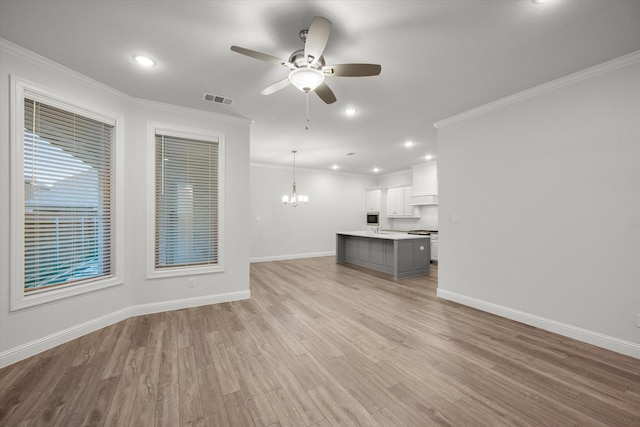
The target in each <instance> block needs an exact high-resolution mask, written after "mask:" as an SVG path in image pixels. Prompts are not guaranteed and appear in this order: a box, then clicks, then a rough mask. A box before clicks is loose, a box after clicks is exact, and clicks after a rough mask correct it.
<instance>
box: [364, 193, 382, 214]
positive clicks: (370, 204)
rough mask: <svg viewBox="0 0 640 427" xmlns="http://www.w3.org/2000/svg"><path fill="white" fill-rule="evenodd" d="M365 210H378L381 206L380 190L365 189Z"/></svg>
mask: <svg viewBox="0 0 640 427" xmlns="http://www.w3.org/2000/svg"><path fill="white" fill-rule="evenodd" d="M364 199H365V210H366V211H367V212H380V211H381V208H382V190H380V189H371V190H365V192H364Z"/></svg>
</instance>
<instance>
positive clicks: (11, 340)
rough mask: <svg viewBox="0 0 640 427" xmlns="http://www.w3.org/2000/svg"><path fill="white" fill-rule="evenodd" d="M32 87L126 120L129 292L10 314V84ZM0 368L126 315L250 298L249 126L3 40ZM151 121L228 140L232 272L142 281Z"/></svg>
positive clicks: (121, 288)
mask: <svg viewBox="0 0 640 427" xmlns="http://www.w3.org/2000/svg"><path fill="white" fill-rule="evenodd" d="M10 74H12V75H16V76H19V77H20V78H22V79H25V80H29V81H32V82H34V83H37V84H38V85H40V86H43V87H46V88H47V89H48V90H50V91H51V92H54V93H60V94H63V95H64V96H65V97H66V98H68V99H74V100H78V101H80V102H83V103H86V104H89V105H95V106H99V107H100V109H101V110H107V111H113V112H114V113H116V114H117V115H119V116H121V117H123V119H124V121H123V123H120V125H123V126H124V128H125V131H124V137H125V141H124V193H125V194H124V206H123V208H124V217H122V218H118V219H117V220H120V221H124V228H125V233H124V236H123V237H124V241H123V242H120V243H119V248H120V249H121V250H123V251H124V255H125V256H124V259H125V262H124V271H123V272H121V278H122V279H123V281H124V283H123V284H122V285H118V286H115V287H111V288H107V289H102V290H99V291H94V292H90V293H87V294H83V295H79V296H75V297H71V298H67V299H63V300H59V301H55V302H51V303H47V304H43V305H38V306H35V307H31V308H26V309H21V310H17V311H10V310H9V295H10V294H9V293H10V285H11V283H10V266H9V261H10V251H11V248H10V246H9V243H10V239H9V236H10V206H9V203H7V201H8V200H9V196H10V190H9V189H10V186H11V182H10V175H9V158H10V156H9V152H10V149H9V147H10V145H9V144H10V140H9V129H10V126H9V120H10V112H9V105H10V102H9V96H10V92H9V90H8V89H9V87H10V83H9V75H10ZM0 87H1V88H2V90H0V200H2V201H3V202H2V203H0V367H1V366H4V365H7V364H10V363H13V362H15V361H17V360H20V359H21V358H24V357H28V356H30V355H32V354H35V353H37V352H39V351H42V350H44V349H47V348H50V347H53V346H55V345H58V344H60V343H62V342H65V341H67V340H69V339H73V338H75V337H77V336H80V335H82V334H84V333H87V332H90V331H92V330H95V329H98V328H100V327H103V326H106V325H108V324H111V323H114V322H117V321H119V320H122V319H124V318H126V317H128V316H130V315H136V314H141V313H150V312H155V311H162V310H165V309H174V308H180V307H186V306H192V305H200V304H207V303H212V302H216V301H223V300H231V299H240V298H248V296H249V295H250V293H249V250H248V247H249V244H250V239H249V235H248V231H247V229H246V224H247V221H248V218H249V216H248V212H249V201H248V199H247V198H246V197H239V196H237V195H240V194H247V193H248V192H249V126H250V125H249V122H248V121H247V120H246V119H238V118H233V117H226V116H221V115H215V114H210V113H206V112H202V111H196V110H188V109H182V108H178V107H173V106H167V105H163V104H155V103H151V102H146V101H140V100H134V99H132V98H130V97H128V96H126V95H124V94H122V93H119V92H116V91H114V90H112V89H110V88H107V87H105V86H103V85H100V84H98V83H96V82H94V81H92V80H90V79H88V78H86V77H84V76H81V75H79V74H77V73H75V72H73V71H71V70H68V69H66V68H64V67H62V66H60V65H57V64H55V63H52V62H50V61H48V60H46V59H45V58H42V57H39V56H37V55H34V54H32V53H30V52H28V51H25V50H23V49H22V48H20V47H18V46H15V45H12V44H10V43H8V42H5V41H3V40H0ZM148 121H161V122H165V123H170V124H174V125H177V126H181V127H195V128H198V129H211V130H214V131H222V132H224V133H225V138H226V171H227V182H228V183H232V186H231V187H230V188H228V189H227V198H226V206H227V210H226V236H227V246H226V270H225V272H222V273H216V274H209V275H203V276H195V277H196V285H197V286H196V287H195V288H188V287H187V286H186V279H185V278H170V279H162V280H158V279H155V280H147V279H146V264H145V253H146V246H145V242H146V234H145V233H146V231H145V230H146V223H147V220H148V216H147V212H146V191H147V187H146V168H147V165H148V160H147V159H146V156H145V144H146V129H147V122H148ZM231 190H232V191H231Z"/></svg>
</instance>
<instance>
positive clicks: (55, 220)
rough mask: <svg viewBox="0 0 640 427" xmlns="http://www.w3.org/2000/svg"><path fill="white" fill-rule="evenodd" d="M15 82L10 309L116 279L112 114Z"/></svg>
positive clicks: (59, 296) (77, 291)
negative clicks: (110, 116) (101, 112)
mask: <svg viewBox="0 0 640 427" xmlns="http://www.w3.org/2000/svg"><path fill="white" fill-rule="evenodd" d="M14 88H15V89H14V90H16V92H17V94H18V96H17V97H14V109H16V110H17V111H16V121H15V122H14V123H15V124H14V126H15V128H16V129H15V133H14V146H13V148H14V150H15V151H14V153H15V154H14V157H13V163H12V164H13V165H14V174H13V178H14V180H15V183H14V187H13V188H14V190H13V191H14V193H12V194H13V195H14V196H13V199H14V201H15V203H13V204H12V206H13V207H12V209H13V211H14V212H13V216H12V221H15V222H14V223H15V224H16V225H17V226H16V227H15V228H14V227H12V229H13V234H12V245H13V251H12V255H13V256H14V257H15V258H14V259H13V261H12V268H13V272H12V277H13V282H14V285H13V288H12V289H13V290H12V293H13V295H12V309H17V308H22V307H28V306H31V305H35V304H40V303H42V302H47V301H51V300H55V299H59V298H63V297H67V296H70V295H75V294H78V293H83V292H87V291H90V290H93V289H99V288H102V287H105V286H111V285H113V284H118V283H119V282H118V281H117V279H116V277H115V264H116V263H115V257H114V254H115V250H114V244H115V235H116V232H115V228H114V223H115V211H114V209H113V208H114V200H115V190H114V189H115V174H114V172H115V164H114V162H115V160H114V159H115V155H114V154H115V140H116V137H115V130H116V126H115V124H116V121H115V119H110V118H107V117H106V116H103V115H99V114H96V113H93V112H90V111H88V110H84V109H82V108H81V107H77V106H75V105H73V104H71V103H67V102H65V101H62V100H60V99H56V98H54V97H50V96H48V95H44V94H42V93H39V92H36V91H31V90H30V89H29V88H26V86H25V85H24V84H22V83H18V84H17V85H16V86H15V87H14ZM13 253H15V254H13Z"/></svg>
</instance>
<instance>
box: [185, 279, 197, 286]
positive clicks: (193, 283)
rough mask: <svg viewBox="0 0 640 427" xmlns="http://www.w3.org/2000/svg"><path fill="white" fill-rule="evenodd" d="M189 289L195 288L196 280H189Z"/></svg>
mask: <svg viewBox="0 0 640 427" xmlns="http://www.w3.org/2000/svg"><path fill="white" fill-rule="evenodd" d="M187 286H189V287H190V288H195V287H196V279H189V284H188V285H187Z"/></svg>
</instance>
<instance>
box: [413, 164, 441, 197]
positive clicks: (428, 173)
mask: <svg viewBox="0 0 640 427" xmlns="http://www.w3.org/2000/svg"><path fill="white" fill-rule="evenodd" d="M412 169H413V194H414V195H415V196H422V195H437V194H438V164H437V162H436V161H435V160H432V161H430V162H427V163H423V164H421V165H416V166H413V168H412Z"/></svg>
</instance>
